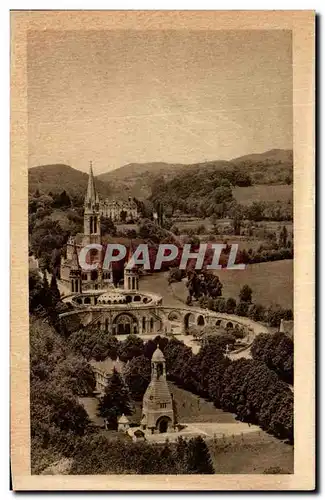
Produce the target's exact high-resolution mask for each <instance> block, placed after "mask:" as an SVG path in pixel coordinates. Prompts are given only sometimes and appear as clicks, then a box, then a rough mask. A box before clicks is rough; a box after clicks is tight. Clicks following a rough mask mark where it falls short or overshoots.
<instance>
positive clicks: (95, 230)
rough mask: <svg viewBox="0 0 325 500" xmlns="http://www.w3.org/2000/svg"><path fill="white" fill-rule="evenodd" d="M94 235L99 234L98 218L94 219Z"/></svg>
mask: <svg viewBox="0 0 325 500" xmlns="http://www.w3.org/2000/svg"><path fill="white" fill-rule="evenodd" d="M94 233H97V217H94Z"/></svg>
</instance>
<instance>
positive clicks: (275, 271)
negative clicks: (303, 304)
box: [140, 260, 293, 309]
mask: <svg viewBox="0 0 325 500" xmlns="http://www.w3.org/2000/svg"><path fill="white" fill-rule="evenodd" d="M215 273H216V274H217V275H218V276H219V278H220V281H221V283H222V284H223V296H224V297H225V298H228V297H234V298H236V299H237V298H238V295H239V291H240V289H241V287H242V286H243V285H245V284H247V285H249V286H250V287H251V289H252V290H253V301H254V302H258V303H260V304H262V305H264V306H266V307H268V306H270V305H271V304H279V305H280V306H281V307H284V308H288V309H292V308H293V260H279V261H275V262H262V263H260V264H251V265H248V266H247V267H246V269H245V270H239V271H236V270H228V269H222V270H220V271H215ZM167 276H168V273H156V274H153V275H152V276H146V277H145V278H141V281H140V289H141V290H145V291H148V292H153V293H158V294H160V295H161V296H162V297H163V305H166V306H171V307H172V306H180V305H182V304H184V303H185V300H186V297H187V288H186V285H185V283H184V282H180V283H173V284H172V285H171V286H168V282H167Z"/></svg>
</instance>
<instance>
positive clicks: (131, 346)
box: [118, 334, 144, 361]
mask: <svg viewBox="0 0 325 500" xmlns="http://www.w3.org/2000/svg"><path fill="white" fill-rule="evenodd" d="M143 348H144V345H143V340H142V339H140V338H139V337H137V335H133V334H131V335H128V336H127V337H126V339H125V340H124V341H123V342H121V343H120V345H119V349H118V354H119V357H120V359H121V360H122V361H129V360H131V359H132V358H136V357H137V356H142V355H143Z"/></svg>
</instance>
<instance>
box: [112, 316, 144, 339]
mask: <svg viewBox="0 0 325 500" xmlns="http://www.w3.org/2000/svg"><path fill="white" fill-rule="evenodd" d="M113 331H114V333H115V334H116V335H130V334H131V333H137V332H138V320H137V319H136V318H135V317H134V316H133V315H132V314H129V313H121V314H119V315H118V316H116V317H115V318H114V321H113Z"/></svg>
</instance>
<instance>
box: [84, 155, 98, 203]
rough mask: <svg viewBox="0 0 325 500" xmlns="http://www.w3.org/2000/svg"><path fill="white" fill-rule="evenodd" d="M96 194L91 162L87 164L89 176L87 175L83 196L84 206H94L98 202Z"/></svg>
mask: <svg viewBox="0 0 325 500" xmlns="http://www.w3.org/2000/svg"><path fill="white" fill-rule="evenodd" d="M98 201H99V200H98V194H97V191H96V188H95V181H94V174H93V164H92V162H90V164H89V177H88V187H87V193H86V198H85V206H86V207H88V208H91V207H94V206H95V205H96V204H98Z"/></svg>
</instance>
